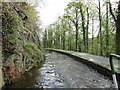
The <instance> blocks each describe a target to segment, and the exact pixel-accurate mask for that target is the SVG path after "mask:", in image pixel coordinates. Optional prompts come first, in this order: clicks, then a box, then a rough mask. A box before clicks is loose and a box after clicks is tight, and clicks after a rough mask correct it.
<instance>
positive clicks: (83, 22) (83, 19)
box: [80, 5, 86, 52]
mask: <svg viewBox="0 0 120 90" xmlns="http://www.w3.org/2000/svg"><path fill="white" fill-rule="evenodd" d="M80 13H81V18H82V29H83V44H84V51H83V52H86V44H85V38H86V37H85V18H84V15H83V11H82V5H80Z"/></svg>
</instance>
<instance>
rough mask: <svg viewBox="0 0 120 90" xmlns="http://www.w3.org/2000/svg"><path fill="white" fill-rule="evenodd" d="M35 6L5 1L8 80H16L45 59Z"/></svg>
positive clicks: (4, 21)
mask: <svg viewBox="0 0 120 90" xmlns="http://www.w3.org/2000/svg"><path fill="white" fill-rule="evenodd" d="M36 14H37V13H36V11H35V9H34V6H31V5H29V4H27V3H25V2H19V3H18V2H14V3H12V2H3V3H2V55H3V56H2V57H3V61H2V63H3V67H2V71H3V73H4V75H3V76H4V81H5V83H13V82H15V81H16V79H17V78H19V77H21V76H22V75H23V74H24V73H25V72H26V71H29V70H30V69H31V68H33V67H34V66H37V65H38V64H40V63H41V61H42V60H44V54H43V50H42V46H41V42H40V40H39V37H38V35H37V32H38V31H39V28H38V25H37V24H36V19H37V17H36Z"/></svg>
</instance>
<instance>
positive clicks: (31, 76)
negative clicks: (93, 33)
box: [7, 52, 113, 88]
mask: <svg viewBox="0 0 120 90" xmlns="http://www.w3.org/2000/svg"><path fill="white" fill-rule="evenodd" d="M112 83H113V82H112V81H111V80H109V79H108V78H107V77H105V76H103V75H101V74H99V73H98V72H97V71H95V70H93V69H92V68H90V67H88V66H86V65H85V64H82V63H81V62H79V61H77V60H75V59H74V58H71V57H69V56H66V55H63V54H59V53H56V52H47V53H46V60H45V62H44V63H43V65H41V67H40V68H34V69H32V70H31V71H30V72H29V73H27V74H25V76H24V77H22V78H21V79H19V80H18V81H17V82H16V83H15V84H13V85H9V86H7V88H112V87H113V84H112Z"/></svg>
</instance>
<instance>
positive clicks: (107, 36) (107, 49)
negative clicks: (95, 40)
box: [105, 3, 109, 56]
mask: <svg viewBox="0 0 120 90" xmlns="http://www.w3.org/2000/svg"><path fill="white" fill-rule="evenodd" d="M105 50H106V56H108V55H109V29H108V4H107V3H106V49H105Z"/></svg>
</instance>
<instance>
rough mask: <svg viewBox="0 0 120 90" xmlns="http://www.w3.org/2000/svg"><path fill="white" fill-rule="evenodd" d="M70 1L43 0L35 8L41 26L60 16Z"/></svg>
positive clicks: (52, 21)
mask: <svg viewBox="0 0 120 90" xmlns="http://www.w3.org/2000/svg"><path fill="white" fill-rule="evenodd" d="M70 1H71V0H43V3H42V4H40V5H39V6H38V8H37V10H38V11H39V12H40V14H39V16H40V19H41V24H42V26H43V27H46V26H48V25H49V24H52V23H54V22H55V21H56V20H57V17H58V16H62V15H63V14H64V9H65V8H66V6H67V4H68V3H69V2H70ZM111 1H118V0H111ZM41 5H42V6H41Z"/></svg>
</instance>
